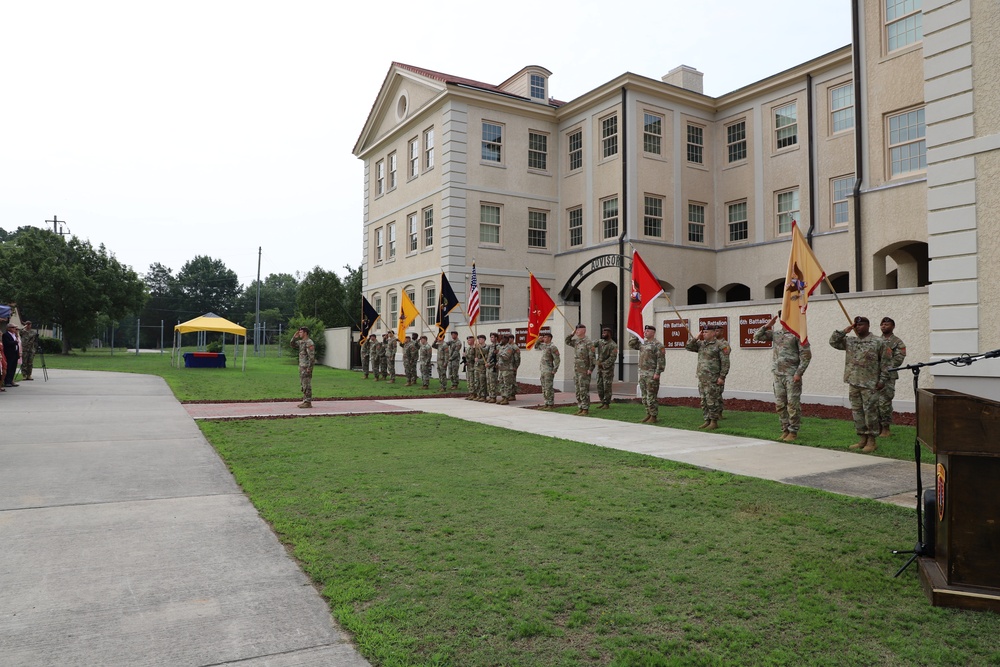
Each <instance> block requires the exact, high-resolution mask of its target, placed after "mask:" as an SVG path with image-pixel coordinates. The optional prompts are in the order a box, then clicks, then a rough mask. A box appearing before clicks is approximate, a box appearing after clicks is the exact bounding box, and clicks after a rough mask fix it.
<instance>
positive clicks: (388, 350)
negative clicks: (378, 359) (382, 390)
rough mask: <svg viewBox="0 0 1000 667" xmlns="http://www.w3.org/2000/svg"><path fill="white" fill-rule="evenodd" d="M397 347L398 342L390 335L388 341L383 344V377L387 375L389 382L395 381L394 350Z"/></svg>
mask: <svg viewBox="0 0 1000 667" xmlns="http://www.w3.org/2000/svg"><path fill="white" fill-rule="evenodd" d="M398 346H399V341H398V340H396V337H395V336H393V335H391V334H390V335H389V340H387V341H386V343H385V371H383V375H384V374H385V373H386V372H387V373H388V375H389V382H395V381H396V348H397V347H398Z"/></svg>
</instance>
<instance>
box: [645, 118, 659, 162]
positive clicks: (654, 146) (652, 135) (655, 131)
mask: <svg viewBox="0 0 1000 667" xmlns="http://www.w3.org/2000/svg"><path fill="white" fill-rule="evenodd" d="M642 116H643V117H642V150H643V151H645V152H647V153H651V154H652V155H660V154H661V143H662V141H663V118H661V117H660V116H657V115H656V114H652V113H644V114H643V115H642Z"/></svg>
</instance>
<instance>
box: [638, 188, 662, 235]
mask: <svg viewBox="0 0 1000 667" xmlns="http://www.w3.org/2000/svg"><path fill="white" fill-rule="evenodd" d="M657 209H658V210H657ZM651 226H655V227H659V232H658V233H656V234H651V233H650V232H649V230H650V227H651ZM642 235H643V236H646V237H648V238H653V239H662V238H663V197H660V196H658V195H644V196H643V200H642Z"/></svg>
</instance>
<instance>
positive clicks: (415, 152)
mask: <svg viewBox="0 0 1000 667" xmlns="http://www.w3.org/2000/svg"><path fill="white" fill-rule="evenodd" d="M406 150H407V164H408V167H407V169H408V173H407V176H408V177H409V178H411V179H413V178H416V177H417V176H419V175H420V137H413V138H412V139H410V143H409V145H408V146H407V149H406Z"/></svg>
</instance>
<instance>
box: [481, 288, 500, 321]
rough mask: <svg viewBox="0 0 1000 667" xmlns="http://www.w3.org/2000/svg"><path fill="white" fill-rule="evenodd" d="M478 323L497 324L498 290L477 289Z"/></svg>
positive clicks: (498, 309) (498, 308)
mask: <svg viewBox="0 0 1000 667" xmlns="http://www.w3.org/2000/svg"><path fill="white" fill-rule="evenodd" d="M479 321H480V322H499V321H500V288H499V287H486V286H482V287H480V288H479Z"/></svg>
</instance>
